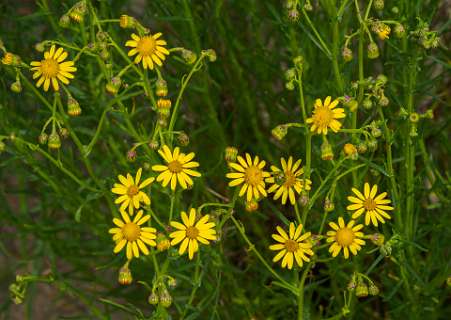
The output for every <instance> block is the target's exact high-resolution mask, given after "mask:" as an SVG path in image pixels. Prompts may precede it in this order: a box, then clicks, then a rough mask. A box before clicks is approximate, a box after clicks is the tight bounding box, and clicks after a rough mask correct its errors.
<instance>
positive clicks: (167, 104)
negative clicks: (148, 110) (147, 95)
mask: <svg viewBox="0 0 451 320" xmlns="http://www.w3.org/2000/svg"><path fill="white" fill-rule="evenodd" d="M171 105H172V103H171V100H169V99H161V98H160V99H158V100H157V107H158V109H159V110H162V109H167V110H169V109H170V108H171Z"/></svg>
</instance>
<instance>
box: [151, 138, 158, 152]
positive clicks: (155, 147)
mask: <svg viewBox="0 0 451 320" xmlns="http://www.w3.org/2000/svg"><path fill="white" fill-rule="evenodd" d="M159 146H160V144H159V143H158V141H157V140H152V141H150V142H149V148H150V149H152V150H158V147H159Z"/></svg>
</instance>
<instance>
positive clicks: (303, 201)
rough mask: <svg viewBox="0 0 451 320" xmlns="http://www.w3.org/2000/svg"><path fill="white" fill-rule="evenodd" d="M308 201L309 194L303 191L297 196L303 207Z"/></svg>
mask: <svg viewBox="0 0 451 320" xmlns="http://www.w3.org/2000/svg"><path fill="white" fill-rule="evenodd" d="M308 202H309V196H308V194H307V193H305V192H303V193H302V194H301V196H300V197H299V204H300V205H301V206H303V207H305V206H306V205H307V204H308Z"/></svg>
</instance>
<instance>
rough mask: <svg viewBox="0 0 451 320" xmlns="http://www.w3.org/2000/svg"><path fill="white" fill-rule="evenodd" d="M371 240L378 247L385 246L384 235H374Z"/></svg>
mask: <svg viewBox="0 0 451 320" xmlns="http://www.w3.org/2000/svg"><path fill="white" fill-rule="evenodd" d="M370 240H371V242H372V243H374V244H375V245H377V246H381V245H383V244H384V241H385V237H384V235H383V234H380V233H374V234H372V235H371V236H370Z"/></svg>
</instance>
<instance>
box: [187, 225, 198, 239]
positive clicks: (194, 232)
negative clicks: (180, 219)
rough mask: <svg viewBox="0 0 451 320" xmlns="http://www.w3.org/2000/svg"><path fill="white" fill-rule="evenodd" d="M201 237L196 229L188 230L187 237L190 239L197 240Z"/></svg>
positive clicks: (190, 228) (189, 228)
mask: <svg viewBox="0 0 451 320" xmlns="http://www.w3.org/2000/svg"><path fill="white" fill-rule="evenodd" d="M198 235H199V230H197V228H196V227H188V228H186V237H187V238H190V239H196V238H197V236H198Z"/></svg>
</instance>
